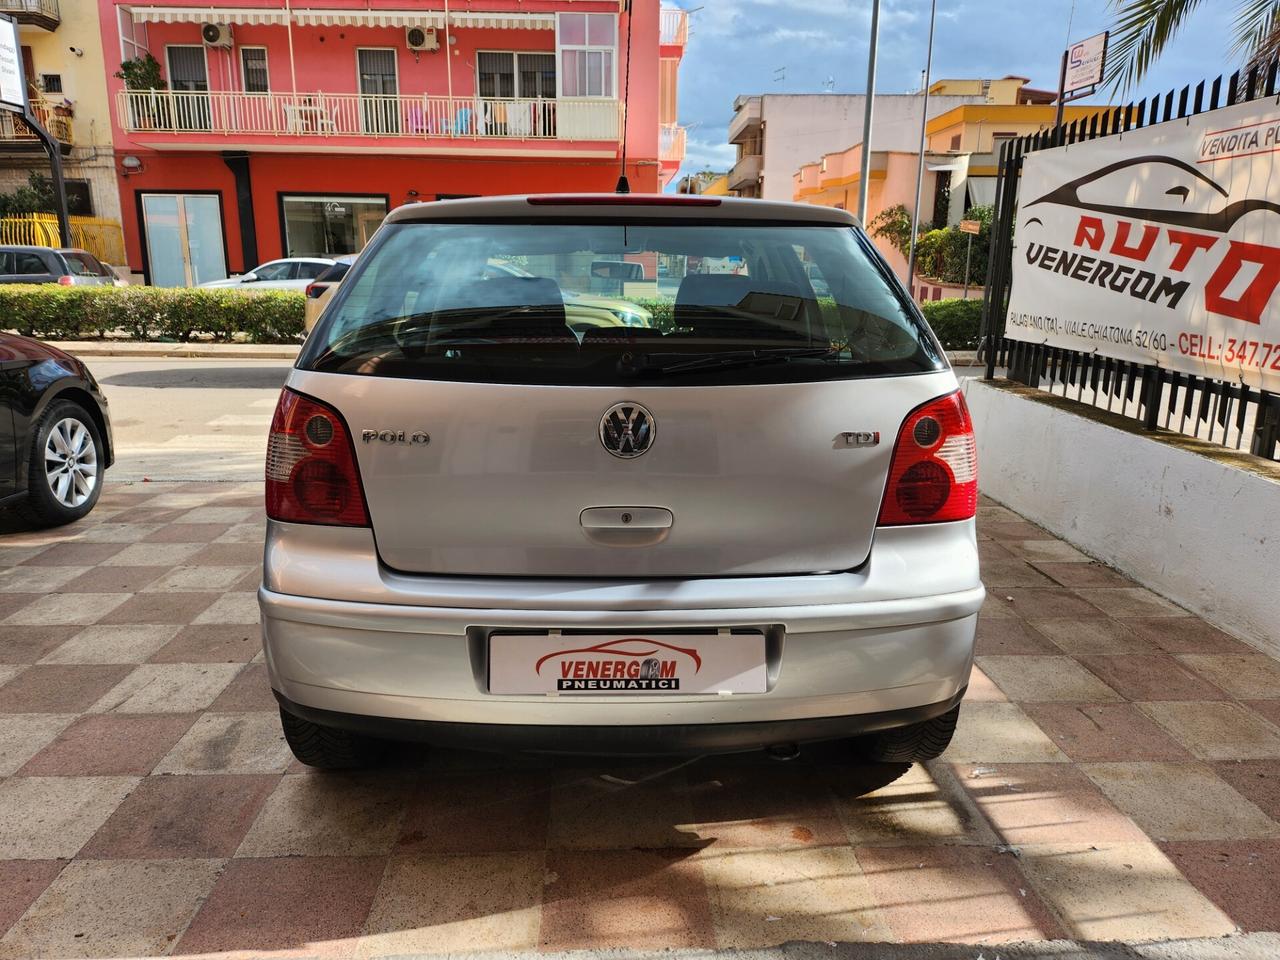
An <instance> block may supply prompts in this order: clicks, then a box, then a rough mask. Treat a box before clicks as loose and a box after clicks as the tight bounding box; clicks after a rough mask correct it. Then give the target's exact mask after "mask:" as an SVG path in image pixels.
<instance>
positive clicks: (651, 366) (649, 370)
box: [619, 347, 840, 375]
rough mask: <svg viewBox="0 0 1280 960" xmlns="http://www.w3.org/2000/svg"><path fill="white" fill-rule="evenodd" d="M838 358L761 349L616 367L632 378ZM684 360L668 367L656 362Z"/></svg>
mask: <svg viewBox="0 0 1280 960" xmlns="http://www.w3.org/2000/svg"><path fill="white" fill-rule="evenodd" d="M839 356H840V351H839V350H837V349H836V348H834V347H764V348H759V349H755V350H726V351H721V352H717V353H707V354H701V355H699V356H695V357H692V358H690V357H689V355H688V354H687V353H668V354H661V353H650V354H646V355H644V357H643V358H642V360H641V362H640V363H639V364H634V365H624V364H622V363H620V364H619V370H620V372H623V373H628V374H632V375H639V374H664V373H693V372H696V371H698V370H720V369H724V368H725V367H747V366H754V365H756V364H762V363H781V362H785V361H787V360H806V359H807V360H833V359H835V358H837V357H839ZM667 357H684V358H687V359H682V360H676V361H675V362H672V363H663V362H661V360H660V358H667Z"/></svg>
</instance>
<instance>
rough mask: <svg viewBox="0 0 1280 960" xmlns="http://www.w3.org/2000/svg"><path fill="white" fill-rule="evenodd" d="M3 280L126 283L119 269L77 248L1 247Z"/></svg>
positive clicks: (94, 284) (0, 278) (95, 284)
mask: <svg viewBox="0 0 1280 960" xmlns="http://www.w3.org/2000/svg"><path fill="white" fill-rule="evenodd" d="M0 283H56V284H60V285H61V286H64V287H110V286H123V285H124V281H123V280H121V279H120V278H119V277H118V276H116V272H115V271H114V270H112V269H111V268H110V267H109V266H107V265H106V264H105V263H103V262H102V261H101V260H99V259H98V258H97V257H95V256H94V255H93V254H92V253H90V252H89V251H88V250H80V249H78V248H76V247H60V248H58V249H56V250H55V249H54V248H53V247H30V246H0Z"/></svg>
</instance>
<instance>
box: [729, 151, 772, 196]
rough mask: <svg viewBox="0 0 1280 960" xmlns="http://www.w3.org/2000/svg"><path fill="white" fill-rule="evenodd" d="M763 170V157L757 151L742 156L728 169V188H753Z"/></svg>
mask: <svg viewBox="0 0 1280 960" xmlns="http://www.w3.org/2000/svg"><path fill="white" fill-rule="evenodd" d="M763 171H764V157H762V156H761V155H760V154H758V153H754V154H750V155H748V156H745V157H742V158H741V159H739V160H738V162H737V163H735V164H734V165H733V167H732V169H730V170H729V189H730V190H748V191H749V190H753V189H754V188H755V186H756V184H757V183H758V182H759V180H760V174H761V173H762V172H763Z"/></svg>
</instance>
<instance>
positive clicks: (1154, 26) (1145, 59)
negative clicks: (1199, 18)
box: [1107, 0, 1280, 92]
mask: <svg viewBox="0 0 1280 960" xmlns="http://www.w3.org/2000/svg"><path fill="white" fill-rule="evenodd" d="M1203 2H1204V0H1111V6H1112V8H1113V9H1114V10H1115V21H1114V22H1113V23H1112V25H1111V40H1110V44H1109V49H1108V51H1107V81H1108V84H1109V85H1110V86H1111V87H1112V88H1113V89H1115V90H1118V91H1120V92H1124V91H1127V90H1130V89H1132V88H1133V87H1135V86H1137V84H1139V83H1140V82H1141V81H1142V79H1143V77H1145V76H1146V74H1147V71H1148V70H1149V69H1150V68H1151V66H1152V64H1154V63H1155V62H1156V60H1157V59H1159V57H1160V54H1161V53H1163V52H1164V49H1165V47H1166V46H1168V44H1169V43H1170V42H1171V41H1172V40H1173V38H1174V37H1175V36H1177V34H1178V32H1179V30H1181V29H1182V27H1183V26H1184V25H1185V24H1186V22H1187V19H1188V18H1189V17H1190V16H1191V14H1192V13H1194V12H1195V10H1196V9H1197V8H1198V7H1199V6H1200V5H1201V4H1202V3H1203ZM1212 2H1213V3H1215V4H1218V3H1226V2H1227V0H1212ZM1234 3H1235V8H1236V10H1235V27H1234V30H1233V34H1234V36H1233V38H1232V46H1231V56H1232V57H1236V58H1239V59H1240V60H1241V61H1243V62H1244V63H1246V64H1247V65H1253V64H1266V63H1270V62H1271V60H1272V59H1273V58H1274V57H1275V56H1276V55H1277V54H1278V53H1280V0H1234Z"/></svg>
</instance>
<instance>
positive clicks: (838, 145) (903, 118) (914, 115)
mask: <svg viewBox="0 0 1280 960" xmlns="http://www.w3.org/2000/svg"><path fill="white" fill-rule="evenodd" d="M866 100H867V98H866V97H865V96H862V95H860V94H859V95H849V94H836V93H832V94H821V93H816V94H815V93H805V94H772V93H770V94H765V95H764V96H763V97H762V98H761V114H760V117H761V119H762V120H763V121H764V189H763V192H762V193H761V196H762V197H763V198H764V199H766V200H790V199H792V195H793V194H794V192H795V184H794V182H793V180H792V177H793V176H795V172H796V171H797V170H799V169H800V168H801V167H802V166H804V165H805V164H806V163H812V162H814V161H817V160H821V159H822V155H823V154H824V153H834V152H835V151H837V150H847V149H848V148H849V147H852V146H855V145H856V144H859V143H861V142H862V111H863V108H864V104H865V103H866ZM985 102H986V101H985V100H984V99H983V98H982V97H979V96H974V97H955V96H947V97H942V96H937V97H930V98H929V116H930V117H936V116H938V115H939V114H942V113H946V112H947V111H948V110H952V109H954V108H956V107H958V106H962V105H963V104H966V103H985ZM923 110H924V98H923V97H921V96H919V95H917V94H879V95H877V96H876V104H875V110H874V112H873V114H872V130H871V149H872V150H906V151H910V152H913V153H914V152H915V151H917V150H919V148H920V114H921V112H922V111H923Z"/></svg>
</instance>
